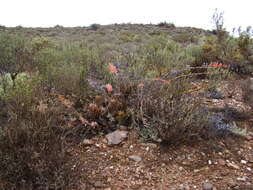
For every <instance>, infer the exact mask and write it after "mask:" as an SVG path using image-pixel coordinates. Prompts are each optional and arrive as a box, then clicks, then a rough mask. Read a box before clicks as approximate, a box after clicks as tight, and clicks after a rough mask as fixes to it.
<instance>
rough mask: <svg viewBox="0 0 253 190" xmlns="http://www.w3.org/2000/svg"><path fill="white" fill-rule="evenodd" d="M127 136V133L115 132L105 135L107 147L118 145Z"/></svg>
mask: <svg viewBox="0 0 253 190" xmlns="http://www.w3.org/2000/svg"><path fill="white" fill-rule="evenodd" d="M127 134H128V132H127V131H120V130H116V131H114V132H112V133H109V134H107V135H106V138H107V142H108V144H109V145H117V144H120V143H121V142H122V141H123V140H125V139H126V138H127Z"/></svg>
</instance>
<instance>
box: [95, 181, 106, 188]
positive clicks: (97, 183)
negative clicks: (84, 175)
mask: <svg viewBox="0 0 253 190" xmlns="http://www.w3.org/2000/svg"><path fill="white" fill-rule="evenodd" d="M94 187H96V188H101V187H104V184H103V183H102V182H101V181H96V182H95V183H94Z"/></svg>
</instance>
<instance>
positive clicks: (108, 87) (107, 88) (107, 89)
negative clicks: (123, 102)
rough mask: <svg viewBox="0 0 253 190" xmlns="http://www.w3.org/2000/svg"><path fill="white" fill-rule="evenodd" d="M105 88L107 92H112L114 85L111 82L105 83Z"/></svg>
mask: <svg viewBox="0 0 253 190" xmlns="http://www.w3.org/2000/svg"><path fill="white" fill-rule="evenodd" d="M105 89H106V91H107V92H112V90H113V88H112V85H110V84H107V85H105Z"/></svg>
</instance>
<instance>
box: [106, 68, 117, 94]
mask: <svg viewBox="0 0 253 190" xmlns="http://www.w3.org/2000/svg"><path fill="white" fill-rule="evenodd" d="M108 69H109V71H110V72H111V73H117V72H118V70H117V68H116V67H115V66H114V65H112V64H109V66H108ZM105 89H106V91H107V92H112V90H113V88H112V85H111V84H107V85H105Z"/></svg>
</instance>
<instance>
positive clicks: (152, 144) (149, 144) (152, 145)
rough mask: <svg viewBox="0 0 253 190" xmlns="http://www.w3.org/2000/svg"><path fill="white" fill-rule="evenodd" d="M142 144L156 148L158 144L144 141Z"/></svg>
mask: <svg viewBox="0 0 253 190" xmlns="http://www.w3.org/2000/svg"><path fill="white" fill-rule="evenodd" d="M141 145H143V146H147V147H149V148H156V147H157V145H156V144H155V143H142V144H141Z"/></svg>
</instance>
